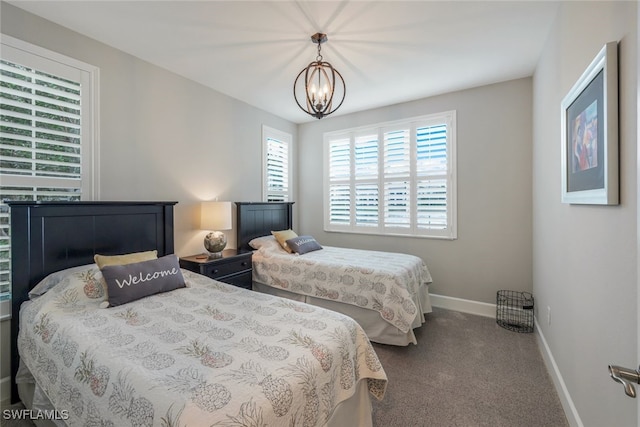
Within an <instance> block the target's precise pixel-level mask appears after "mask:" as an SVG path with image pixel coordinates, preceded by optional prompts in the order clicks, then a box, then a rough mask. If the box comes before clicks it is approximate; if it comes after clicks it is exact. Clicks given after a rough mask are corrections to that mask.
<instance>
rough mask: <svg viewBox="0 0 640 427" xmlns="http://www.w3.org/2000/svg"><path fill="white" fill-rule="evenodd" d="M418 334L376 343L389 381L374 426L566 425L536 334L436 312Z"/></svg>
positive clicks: (487, 320)
mask: <svg viewBox="0 0 640 427" xmlns="http://www.w3.org/2000/svg"><path fill="white" fill-rule="evenodd" d="M416 336H417V339H418V345H417V346H414V345H410V346H408V347H393V346H385V345H379V344H375V345H374V346H375V348H376V352H377V353H378V356H379V357H380V360H381V362H382V366H384V369H385V371H386V372H387V376H388V377H389V386H388V388H387V393H386V395H385V398H384V400H383V401H382V402H376V401H374V425H375V426H377V427H387V426H412V427H418V426H437V427H447V426H464V427H474V426H491V427H499V426H505V427H507V426H508V427H519V426H522V427H535V426H544V427H555V426H558V427H564V426H568V423H567V420H566V418H565V415H564V412H563V410H562V407H561V405H560V400H559V398H558V395H557V393H556V391H555V388H554V387H553V384H552V381H551V378H550V377H549V374H548V372H547V370H546V368H545V365H544V362H543V360H542V355H541V354H540V351H539V350H538V346H537V343H536V337H535V335H534V334H521V333H517V332H512V331H509V330H506V329H504V328H502V327H500V326H498V325H497V324H496V321H495V319H491V318H486V317H480V316H474V315H470V314H464V313H459V312H456V311H449V310H443V309H434V312H433V313H431V314H429V315H427V322H426V323H425V324H424V325H423V327H421V328H419V329H417V330H416Z"/></svg>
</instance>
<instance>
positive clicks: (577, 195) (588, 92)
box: [561, 42, 619, 205]
mask: <svg viewBox="0 0 640 427" xmlns="http://www.w3.org/2000/svg"><path fill="white" fill-rule="evenodd" d="M561 110H562V111H561V112H562V119H561V123H562V202H563V203H572V204H590V205H617V204H618V203H619V200H618V192H619V190H618V186H619V185H618V43H617V42H609V43H607V44H605V45H604V47H603V48H602V50H600V52H599V53H598V55H597V56H596V57H595V58H594V60H593V61H592V62H591V64H590V65H589V67H587V69H586V70H585V71H584V73H582V76H580V78H579V79H578V81H577V82H576V83H575V84H574V85H573V87H572V88H571V90H570V91H569V93H567V95H566V96H565V97H564V99H563V100H562V109H561Z"/></svg>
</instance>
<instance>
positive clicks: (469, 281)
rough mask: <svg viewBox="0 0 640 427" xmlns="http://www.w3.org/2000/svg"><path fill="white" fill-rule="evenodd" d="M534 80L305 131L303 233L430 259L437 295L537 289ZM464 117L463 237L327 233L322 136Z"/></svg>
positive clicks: (485, 295) (460, 137)
mask: <svg viewBox="0 0 640 427" xmlns="http://www.w3.org/2000/svg"><path fill="white" fill-rule="evenodd" d="M531 90H532V80H531V79H530V78H525V79H519V80H513V81H509V82H505V83H498V84H494V85H489V86H483V87H478V88H474V89H470V90H465V91H460V92H454V93H449V94H445V95H441V96H437V97H432V98H427V99H422V100H418V101H414V102H409V103H403V104H398V105H392V106H389V107H385V108H379V109H375V110H369V111H364V112H360V113H355V114H349V115H346V116H338V117H335V118H328V119H322V120H321V121H315V122H312V123H307V124H303V125H300V126H299V130H298V136H299V139H298V162H299V172H298V184H299V187H300V188H301V189H304V191H300V192H299V195H298V200H297V206H298V218H299V222H298V225H297V227H298V228H299V229H300V230H301V231H302V232H304V233H308V234H311V235H313V236H314V237H316V238H317V239H318V240H319V241H320V242H322V243H324V244H327V245H331V246H349V247H357V248H363V249H374V250H375V249H378V250H389V251H396V252H406V253H410V254H413V255H416V256H419V257H421V258H422V259H424V260H425V261H426V262H427V265H428V267H429V270H430V271H431V274H432V276H433V285H432V286H431V288H430V291H431V292H432V293H435V294H439V295H445V296H449V297H456V298H462V299H467V300H473V301H480V302H486V303H495V298H496V291H498V290H500V289H513V290H522V291H531V289H532V279H531V276H532V273H531V271H532V270H531V268H532V267H531V133H532V131H531V117H532V100H531ZM448 110H456V111H457V158H458V163H457V179H458V239H457V240H452V241H449V240H439V239H424V238H413V237H389V236H385V237H380V236H371V235H354V234H342V233H328V232H325V231H323V211H322V209H323V207H322V203H323V202H322V201H323V181H322V173H323V171H322V161H319V159H322V158H323V151H322V150H323V142H322V137H323V136H322V135H323V133H324V132H328V131H333V130H339V129H346V128H350V127H355V126H362V125H367V124H373V123H376V122H383V121H389V120H396V119H402V118H408V117H414V116H419V115H424V114H430V113H437V112H442V111H448Z"/></svg>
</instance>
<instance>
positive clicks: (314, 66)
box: [293, 33, 346, 119]
mask: <svg viewBox="0 0 640 427" xmlns="http://www.w3.org/2000/svg"><path fill="white" fill-rule="evenodd" d="M311 41H312V42H313V43H317V44H318V56H317V57H316V60H315V61H313V62H312V63H310V64H309V65H307V66H306V67H305V68H303V69H302V71H300V73H299V74H298V77H296V80H295V82H294V83H293V97H294V98H295V100H296V103H297V104H298V107H300V108H301V109H302V111H304V112H305V113H307V114H309V115H311V116H313V117H315V118H317V119H321V118H323V117H324V116H328V115H329V114H331V113H333V112H334V111H336V110H337V109H338V108H340V106H341V105H342V102H343V101H344V95H345V93H346V86H345V84H344V79H343V78H342V75H340V73H339V72H338V70H336V69H335V68H333V65H331V64H329V63H328V62H325V61H323V60H322V55H321V54H320V49H321V45H322V43H324V42H326V41H327V35H326V34H323V33H316V34H314V35H312V36H311ZM303 76H304V78H301V77H303ZM340 96H342V98H340ZM334 97H335V100H337V99H340V102H337V103H336V102H334ZM302 99H304V101H302V102H301V100H302ZM336 104H337V105H336ZM303 105H304V106H303ZM334 106H335V107H334Z"/></svg>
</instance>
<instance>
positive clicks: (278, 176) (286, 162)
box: [262, 126, 292, 202]
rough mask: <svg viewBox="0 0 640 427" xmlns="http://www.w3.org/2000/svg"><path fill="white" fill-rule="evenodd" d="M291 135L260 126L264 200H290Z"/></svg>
mask: <svg viewBox="0 0 640 427" xmlns="http://www.w3.org/2000/svg"><path fill="white" fill-rule="evenodd" d="M291 141H292V138H291V135H289V134H288V133H286V132H281V131H279V130H276V129H272V128H270V127H267V126H263V127H262V144H263V145H262V152H263V157H264V165H263V188H262V199H263V200H264V201H265V202H288V201H291Z"/></svg>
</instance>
